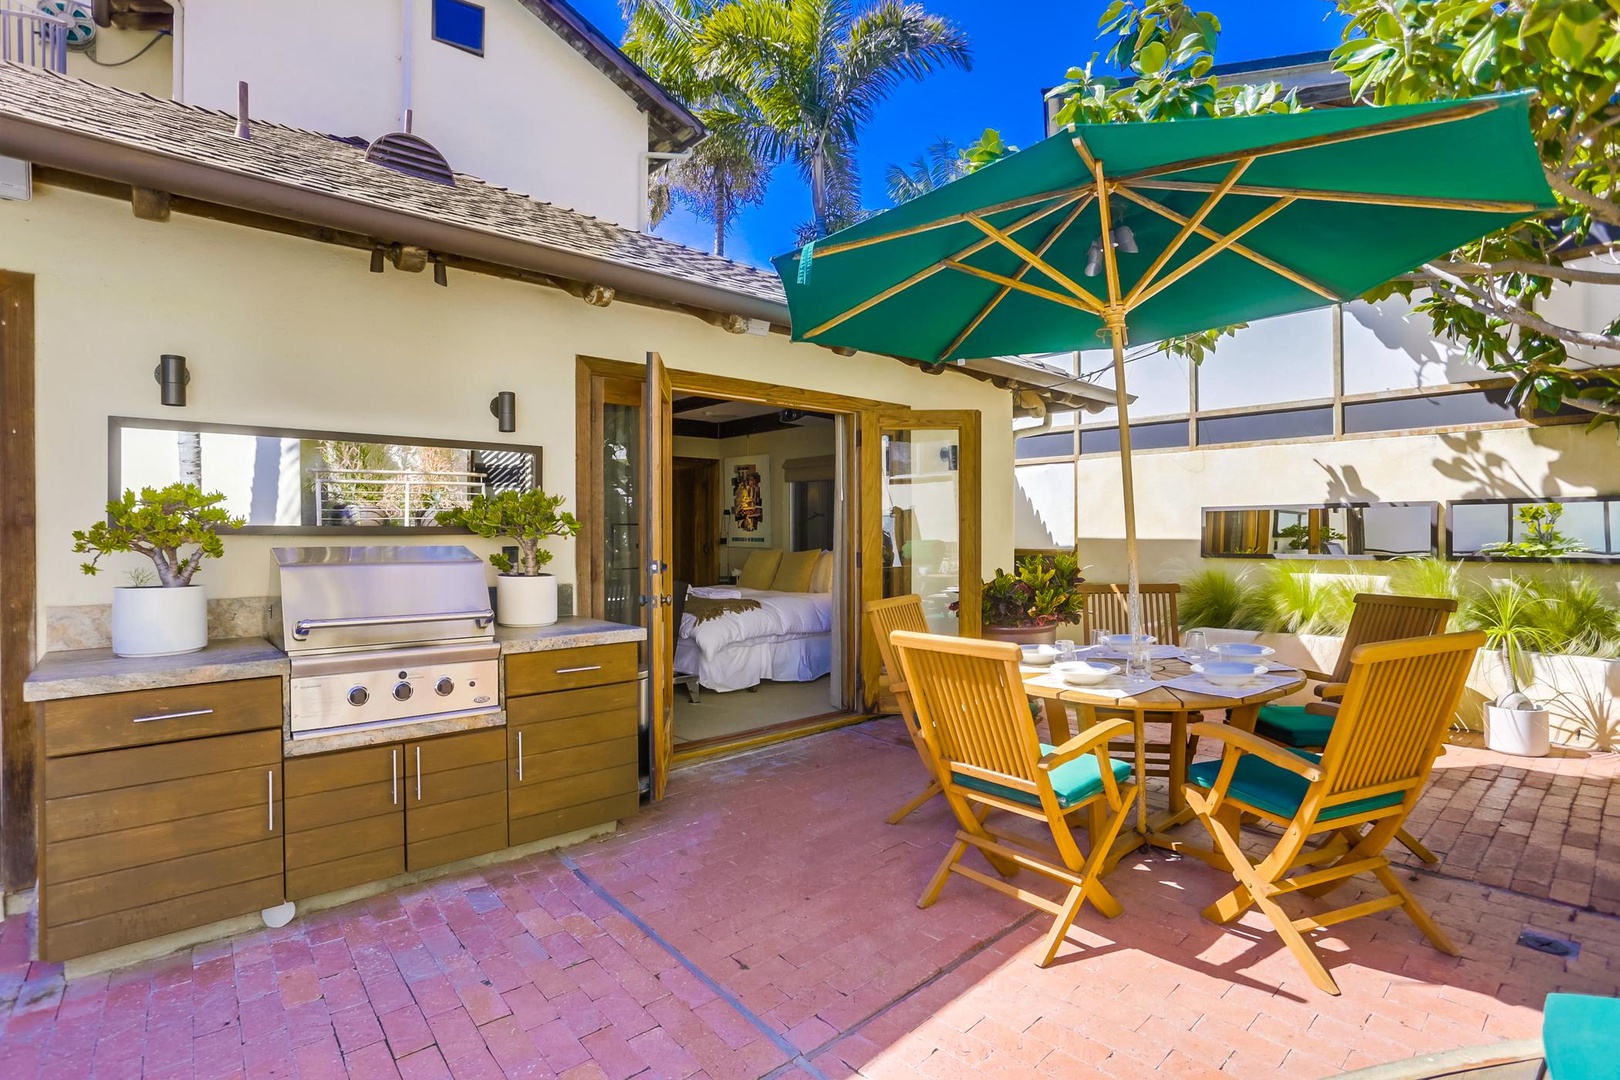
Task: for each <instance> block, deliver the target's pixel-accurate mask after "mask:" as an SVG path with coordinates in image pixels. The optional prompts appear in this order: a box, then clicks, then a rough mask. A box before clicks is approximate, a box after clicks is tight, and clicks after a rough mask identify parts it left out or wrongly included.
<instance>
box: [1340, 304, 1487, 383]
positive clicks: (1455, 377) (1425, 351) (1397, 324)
mask: <svg viewBox="0 0 1620 1080" xmlns="http://www.w3.org/2000/svg"><path fill="white" fill-rule="evenodd" d="M1344 313H1345V315H1346V316H1348V317H1349V318H1351V319H1354V320H1355V321H1356V322H1357V323H1358V324H1360V325H1361V326H1362V327H1363V328H1364V329H1365V330H1366V331H1367V332H1368V333H1370V334H1371V335H1372V336H1373V337H1374V338H1376V339H1377V340H1378V344H1380V345H1382V346H1383V347H1384V348H1386V349H1388V350H1390V351H1391V352H1399V353H1405V354H1406V355H1407V356H1409V357H1411V360H1412V372H1413V378H1412V385H1413V386H1436V385H1440V384H1442V383H1460V382H1467V381H1469V380H1470V379H1477V378H1479V377H1480V375H1481V374H1483V372H1482V370H1481V368H1480V365H1479V364H1477V363H1475V362H1474V361H1473V360H1471V359H1470V358H1469V356H1468V354H1467V353H1466V352H1465V351H1464V350H1462V349H1461V348H1459V347H1457V346H1455V345H1453V344H1451V343H1450V342H1446V341H1441V340H1436V338H1435V337H1434V324H1433V322H1431V321H1430V319H1429V316H1427V315H1425V314H1423V313H1422V312H1415V311H1413V310H1412V309H1411V307H1410V305H1408V304H1407V303H1406V301H1404V300H1402V299H1401V298H1400V297H1399V296H1391V297H1390V298H1389V299H1387V300H1384V301H1381V302H1380V303H1379V304H1378V305H1377V306H1376V307H1375V306H1374V305H1372V304H1368V303H1365V302H1361V301H1357V302H1355V303H1351V304H1346V305H1345V306H1344Z"/></svg>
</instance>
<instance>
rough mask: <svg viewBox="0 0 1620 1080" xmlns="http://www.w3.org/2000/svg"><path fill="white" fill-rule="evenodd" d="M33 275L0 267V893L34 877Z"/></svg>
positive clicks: (25, 885)
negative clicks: (29, 698) (29, 687)
mask: <svg viewBox="0 0 1620 1080" xmlns="http://www.w3.org/2000/svg"><path fill="white" fill-rule="evenodd" d="M34 485H35V473H34V276H33V275H32V274H19V273H13V272H11V271H4V270H0V566H4V567H5V574H4V575H3V576H0V759H3V761H4V768H3V771H0V898H3V896H4V894H5V893H8V892H15V891H17V890H19V889H24V888H29V887H31V886H32V885H33V884H34V877H35V870H36V867H37V862H36V859H37V856H38V846H37V844H36V832H37V830H36V824H35V823H36V821H37V817H36V810H35V798H36V790H37V784H38V762H39V746H38V726H39V725H38V718H37V714H36V710H35V708H34V706H32V705H30V704H29V703H28V702H26V701H24V700H23V680H24V679H26V678H27V677H28V672H29V671H30V670H31V669H32V668H33V665H34V619H35V606H36V603H37V599H38V597H37V595H36V594H37V591H38V581H37V575H36V569H37V555H36V552H35V488H34ZM0 902H3V899H0Z"/></svg>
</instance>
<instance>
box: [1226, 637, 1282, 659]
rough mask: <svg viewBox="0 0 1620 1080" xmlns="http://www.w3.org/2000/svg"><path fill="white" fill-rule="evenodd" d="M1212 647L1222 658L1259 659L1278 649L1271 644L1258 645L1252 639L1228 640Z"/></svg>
mask: <svg viewBox="0 0 1620 1080" xmlns="http://www.w3.org/2000/svg"><path fill="white" fill-rule="evenodd" d="M1210 648H1211V650H1212V651H1213V652H1214V653H1215V655H1216V656H1218V657H1220V658H1221V659H1222V660H1259V659H1260V658H1261V657H1262V656H1270V655H1272V654H1273V653H1275V652H1276V651H1277V650H1276V649H1273V648H1272V647H1271V646H1270V645H1256V644H1255V643H1254V642H1251V641H1228V642H1226V643H1224V644H1221V645H1212V646H1210Z"/></svg>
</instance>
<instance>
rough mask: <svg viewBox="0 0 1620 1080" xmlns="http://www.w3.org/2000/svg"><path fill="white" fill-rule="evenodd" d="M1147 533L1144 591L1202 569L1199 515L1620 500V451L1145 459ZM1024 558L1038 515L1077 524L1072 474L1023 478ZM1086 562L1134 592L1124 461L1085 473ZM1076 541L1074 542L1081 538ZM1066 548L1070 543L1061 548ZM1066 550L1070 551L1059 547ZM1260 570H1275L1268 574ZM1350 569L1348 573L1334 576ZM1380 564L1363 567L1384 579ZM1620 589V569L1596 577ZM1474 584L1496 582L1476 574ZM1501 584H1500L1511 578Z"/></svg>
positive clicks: (1214, 454)
mask: <svg viewBox="0 0 1620 1080" xmlns="http://www.w3.org/2000/svg"><path fill="white" fill-rule="evenodd" d="M1132 460H1133V462H1134V464H1135V474H1136V498H1137V502H1136V505H1137V515H1136V521H1137V533H1138V537H1139V543H1140V545H1141V551H1142V575H1143V579H1144V580H1179V579H1181V578H1183V577H1185V576H1186V575H1187V574H1188V573H1189V572H1190V570H1192V569H1193V568H1194V567H1195V566H1196V565H1197V564H1198V562H1199V561H1200V559H1199V531H1200V525H1201V516H1200V510H1201V508H1202V507H1205V506H1253V505H1263V504H1268V503H1278V504H1283V503H1321V502H1338V501H1341V500H1348V501H1352V502H1439V503H1442V504H1443V503H1445V502H1446V501H1448V500H1451V499H1486V498H1505V497H1523V496H1530V497H1550V498H1556V497H1560V496H1576V495H1612V494H1615V493H1616V492H1620V446H1617V445H1616V440H1615V435H1614V433H1613V432H1612V431H1610V430H1600V431H1598V432H1595V433H1592V434H1587V433H1586V431H1585V429H1584V427H1582V426H1580V425H1574V426H1560V427H1544V428H1519V429H1488V430H1474V431H1458V432H1453V433H1449V434H1438V435H1388V436H1383V437H1379V438H1362V439H1346V440H1342V441H1338V442H1317V443H1292V444H1290V443H1275V444H1271V445H1265V446H1253V447H1233V448H1228V449H1220V448H1217V449H1210V450H1190V451H1180V452H1155V453H1144V454H1138V455H1136V456H1135V457H1134V458H1133V459H1132ZM1018 474H1019V486H1020V489H1021V494H1020V496H1019V501H1020V521H1021V522H1022V524H1023V527H1024V528H1023V530H1022V531H1020V534H1019V544H1020V546H1032V547H1033V546H1047V545H1038V544H1033V543H1031V542H1030V541H1031V540H1032V539H1036V538H1038V537H1039V533H1038V532H1035V531H1034V530H1032V529H1031V527H1030V522H1029V514H1030V512H1031V511H1030V507H1032V506H1041V507H1042V509H1043V510H1044V512H1046V513H1047V514H1048V515H1049V516H1050V518H1052V519H1054V520H1056V521H1058V522H1061V523H1067V522H1068V521H1069V520H1070V516H1069V515H1070V514H1072V506H1073V502H1072V500H1071V499H1066V498H1063V495H1064V494H1065V492H1066V491H1067V490H1068V489H1069V484H1070V481H1069V476H1070V466H1069V465H1068V464H1062V465H1043V466H1024V467H1021V468H1019V470H1018ZM1080 500H1081V515H1080V546H1079V550H1080V558H1081V561H1082V562H1084V563H1088V564H1090V566H1091V570H1090V572H1089V574H1088V576H1089V577H1091V578H1092V579H1093V580H1097V581H1120V580H1124V573H1125V545H1124V539H1123V537H1124V530H1125V524H1124V511H1123V503H1122V501H1121V497H1120V476H1119V457H1118V455H1106V456H1102V455H1099V456H1096V457H1085V458H1082V459H1081V461H1080ZM1069 531H1071V532H1072V529H1070V530H1069ZM1060 539H1067V537H1066V536H1061V537H1060ZM1058 546H1066V545H1063V544H1060V545H1058ZM1259 565H1266V564H1265V563H1263V562H1262V563H1260V564H1259ZM1334 565H1335V566H1336V567H1337V568H1338V569H1341V570H1342V569H1344V564H1334ZM1383 566H1384V564H1378V563H1360V562H1358V563H1354V564H1351V568H1352V569H1353V570H1355V571H1356V572H1358V573H1360V572H1363V571H1365V572H1368V573H1377V572H1379V571H1380V569H1381V568H1382V567H1383ZM1588 569H1592V570H1593V572H1594V573H1595V574H1596V575H1597V576H1598V577H1600V578H1603V579H1606V580H1611V581H1620V568H1616V569H1610V568H1608V567H1601V566H1594V567H1588ZM1467 572H1468V573H1469V574H1470V575H1480V574H1484V573H1486V571H1485V570H1484V569H1483V567H1477V566H1476V567H1471V568H1467ZM1494 572H1497V573H1500V567H1497V568H1495V570H1494Z"/></svg>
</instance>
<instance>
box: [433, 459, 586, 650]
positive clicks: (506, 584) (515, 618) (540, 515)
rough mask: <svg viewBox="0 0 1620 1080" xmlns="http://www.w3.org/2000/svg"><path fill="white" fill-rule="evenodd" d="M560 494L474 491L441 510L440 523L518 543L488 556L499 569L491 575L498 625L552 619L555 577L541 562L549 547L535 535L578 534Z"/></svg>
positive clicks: (543, 623) (534, 623) (541, 623)
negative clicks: (513, 549) (512, 551)
mask: <svg viewBox="0 0 1620 1080" xmlns="http://www.w3.org/2000/svg"><path fill="white" fill-rule="evenodd" d="M563 502H564V499H563V497H562V496H561V495H547V494H546V493H545V492H544V491H540V490H539V489H535V490H533V491H524V492H521V493H520V492H516V491H503V492H501V493H500V494H498V495H495V496H493V497H485V496H483V495H476V496H474V497H473V499H472V501H471V502H470V503H468V504H467V505H466V506H461V507H456V508H454V509H451V510H441V511H440V512H439V514H438V521H439V524H440V525H457V526H460V527H462V528H464V529H470V530H472V532H473V533H474V534H476V535H478V536H482V537H483V538H485V539H486V540H493V539H497V538H499V539H506V540H510V541H512V543H514V544H516V545H517V558H516V559H512V558H510V557H508V556H507V555H506V554H505V553H504V552H497V553H496V554H494V555H491V556H490V557H489V561H490V562H491V563H492V564H494V566H495V569H497V570H499V571H500V572H501V573H500V577H498V578H496V579H495V621H496V622H498V623H500V624H501V625H502V626H549V625H550V624H552V623H554V622H556V621H557V579H556V578H555V577H553V576H552V575H551V574H547V573H544V572H543V571H542V570H541V568H542V567H544V566H545V565H546V564H547V563H549V562H550V561H551V552H549V551H547V550H546V549H545V548H543V547H541V546H540V541H542V540H544V539H546V538H547V537H551V536H566V537H574V536H578V535H579V521H578V520H577V519H575V517H574V515H573V514H570V513H568V512H567V511H559V509H558V508H559V507H561V506H562V504H563Z"/></svg>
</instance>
